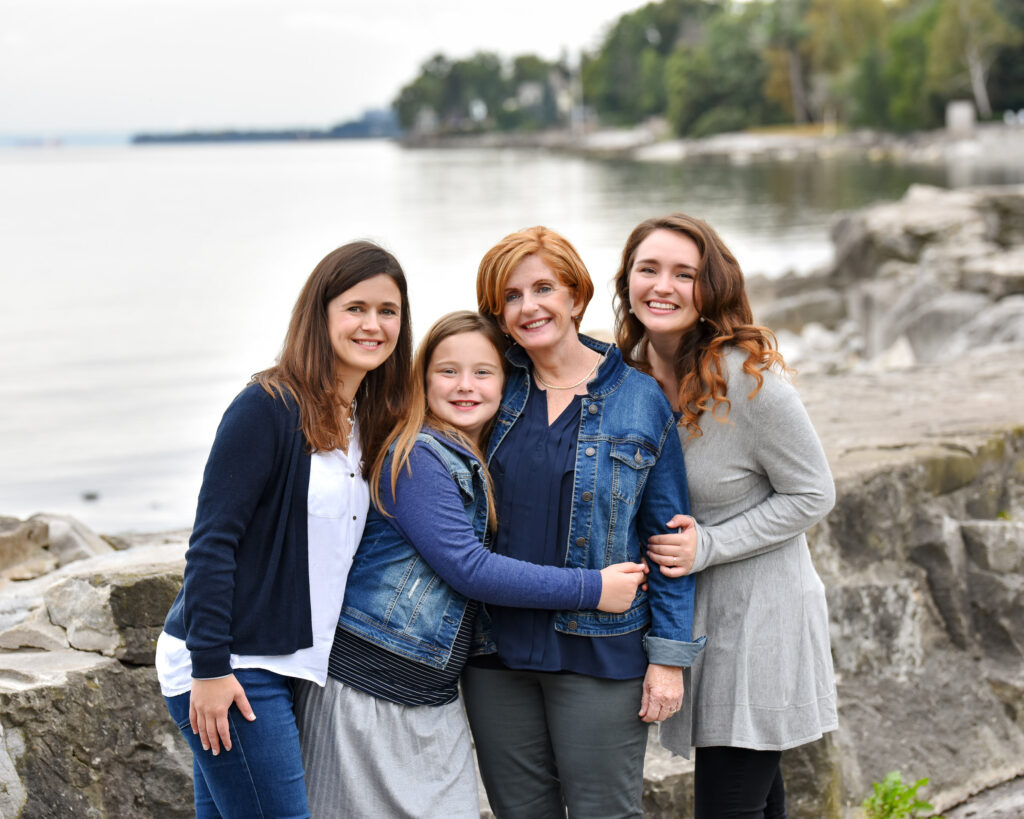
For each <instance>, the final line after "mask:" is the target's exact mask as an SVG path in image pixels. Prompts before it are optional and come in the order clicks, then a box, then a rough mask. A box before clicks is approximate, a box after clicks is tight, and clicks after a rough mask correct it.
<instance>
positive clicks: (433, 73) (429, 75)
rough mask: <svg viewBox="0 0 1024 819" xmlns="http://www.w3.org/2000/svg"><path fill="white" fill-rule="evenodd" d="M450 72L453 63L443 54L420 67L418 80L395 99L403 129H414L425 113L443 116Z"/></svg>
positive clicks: (407, 86) (404, 88) (406, 87)
mask: <svg viewBox="0 0 1024 819" xmlns="http://www.w3.org/2000/svg"><path fill="white" fill-rule="evenodd" d="M449 71H451V63H450V62H449V61H448V59H447V58H446V57H445V56H444V55H443V54H437V55H435V56H433V57H431V58H430V59H429V60H427V61H426V62H425V63H424V64H423V65H422V66H421V67H420V73H419V74H418V75H417V76H416V79H414V80H413V81H412V82H411V83H409V84H408V85H405V86H403V87H402V89H401V90H400V91H399V92H398V96H397V97H396V99H395V102H394V107H395V111H396V112H397V114H398V121H399V122H400V123H401V125H402V127H403V128H405V129H406V130H411V129H412V128H414V127H415V126H416V121H417V118H418V117H419V116H420V113H421V112H423V111H432V112H434V114H435V115H440V114H441V109H442V102H443V100H444V84H445V81H446V79H447V77H448V73H449Z"/></svg>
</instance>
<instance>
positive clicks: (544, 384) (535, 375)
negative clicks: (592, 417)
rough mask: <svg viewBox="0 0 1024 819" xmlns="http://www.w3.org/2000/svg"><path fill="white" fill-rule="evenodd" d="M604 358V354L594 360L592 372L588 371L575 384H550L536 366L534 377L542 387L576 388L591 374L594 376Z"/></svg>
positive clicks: (551, 388) (555, 388) (556, 388)
mask: <svg viewBox="0 0 1024 819" xmlns="http://www.w3.org/2000/svg"><path fill="white" fill-rule="evenodd" d="M602 358H603V356H598V357H597V361H595V362H594V366H593V367H591V368H590V372H588V373H587V374H586V375H585V376H583V378H581V379H580V380H579V381H577V382H576V383H575V384H570V385H569V386H568V387H556V386H555V385H554V384H549V383H548V382H547V381H545V380H544V379H543V378H541V377H540V373H539V372H537V368H536V367H534V368H533V377H534V378H536V379H537V381H539V382H540V385H541V386H542V387H547V388H548V389H549V390H573V389H576V387H578V386H579V385H580V384H582V383H583V382H584V381H586V380H587V379H589V378H590V376H592V375H593V374H594V373H595V372H596V371H597V365H598V364H600V363H601V359H602Z"/></svg>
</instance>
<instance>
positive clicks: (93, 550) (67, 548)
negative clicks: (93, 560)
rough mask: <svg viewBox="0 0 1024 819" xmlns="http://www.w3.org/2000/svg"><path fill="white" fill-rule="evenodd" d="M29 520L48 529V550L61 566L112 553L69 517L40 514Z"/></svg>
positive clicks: (97, 538) (80, 523) (108, 545)
mask: <svg viewBox="0 0 1024 819" xmlns="http://www.w3.org/2000/svg"><path fill="white" fill-rule="evenodd" d="M29 520H30V521H32V522H39V523H43V524H45V525H46V526H47V527H48V529H49V532H50V537H49V550H50V553H51V554H53V555H54V556H55V557H56V558H57V560H58V561H59V565H61V566H65V565H67V564H68V563H71V562H73V561H75V560H83V559H85V558H87V557H95V556H97V555H104V554H108V553H109V552H111V551H113V549H112V547H111V546H110V544H109V543H107V542H106V541H105V540H104V539H103V538H101V537H100V536H99V535H97V534H96V533H95V532H94V531H92V529H90V528H89V527H88V526H86V525H85V524H84V523H82V522H81V521H80V520H77V519H76V518H73V517H71V515H54V514H49V513H41V514H38V515H33V516H32V517H31V518H29Z"/></svg>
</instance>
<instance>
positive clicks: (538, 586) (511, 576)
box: [381, 444, 601, 610]
mask: <svg viewBox="0 0 1024 819" xmlns="http://www.w3.org/2000/svg"><path fill="white" fill-rule="evenodd" d="M409 467H410V469H411V474H410V469H405V468H403V469H402V470H401V472H400V473H399V475H398V480H397V482H396V487H395V497H394V499H392V498H391V497H390V492H391V476H390V471H389V470H385V471H384V474H382V475H381V490H382V492H381V494H382V497H383V500H384V505H385V508H386V509H387V511H388V512H389V513H390V514H393V515H394V518H392V521H393V524H394V526H395V528H396V529H398V531H399V532H400V533H401V534H402V536H403V537H404V538H405V539H406V540H407V541H408V542H409V543H410V544H412V546H413V548H415V549H416V551H417V552H419V553H420V554H421V555H422V556H423V559H424V560H426V561H427V564H428V565H429V566H430V568H431V569H433V570H434V571H435V572H437V574H438V575H440V577H441V579H442V580H444V581H445V582H446V583H447V584H448V585H449V586H451V587H452V588H453V589H454V590H455V591H457V592H458V593H459V594H462V595H464V596H465V597H468V598H471V599H473V600H480V601H482V602H484V603H491V604H494V605H501V606H516V607H520V608H536V609H569V610H577V609H593V608H596V607H597V604H598V602H599V601H600V599H601V573H600V572H599V571H598V570H596V569H578V568H560V567H556V566H540V565H537V564H535V563H529V562H526V561H522V560H515V559H514V558H510V557H506V556H504V555H498V554H495V553H494V552H492V551H490V550H488V549H485V548H484V546H483V544H481V543H480V539H479V538H478V537H477V536H476V534H475V533H474V531H473V527H472V525H471V524H470V522H469V520H468V519H467V518H466V513H465V506H464V503H463V500H462V495H461V494H460V492H459V488H458V486H456V484H455V481H454V480H453V479H452V476H451V474H450V473H449V472H448V469H447V467H445V465H444V463H443V462H442V461H441V459H440V457H439V456H438V455H437V453H435V452H433V451H432V450H431V449H430V448H429V447H427V446H426V445H424V444H417V445H416V446H415V447H414V448H413V450H412V452H411V453H410V456H409Z"/></svg>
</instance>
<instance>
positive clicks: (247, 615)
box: [164, 385, 313, 678]
mask: <svg viewBox="0 0 1024 819" xmlns="http://www.w3.org/2000/svg"><path fill="white" fill-rule="evenodd" d="M286 395H287V394H286ZM309 463H310V456H309V453H308V452H307V448H306V439H305V436H304V435H303V434H302V429H301V427H300V419H299V409H298V406H297V405H296V404H295V402H294V400H293V399H292V398H291V396H287V397H286V398H283V399H282V398H280V397H272V396H270V395H269V394H268V393H267V392H266V390H264V389H263V388H262V387H260V386H257V385H250V386H248V387H246V388H245V389H244V390H242V392H241V393H239V395H238V396H237V397H236V398H235V400H234V401H232V402H231V406H229V407H228V408H227V411H226V412H225V413H224V417H223V419H221V422H220V426H219V427H218V428H217V436H216V438H215V439H214V442H213V448H212V449H211V450H210V458H209V460H208V461H207V462H206V470H205V472H204V473H203V486H202V489H200V490H199V504H198V507H197V509H196V521H195V525H194V526H193V528H192V537H191V538H190V539H189V547H188V551H187V552H186V554H185V582H184V585H183V586H182V588H181V591H180V592H179V593H178V596H177V598H176V599H175V601H174V603H173V604H172V605H171V610H170V611H169V612H168V613H167V620H166V621H165V623H164V630H165V631H166V632H167V633H168V634H170V635H172V636H174V637H179V638H181V639H183V640H185V644H186V645H187V646H188V649H189V651H190V652H191V655H192V676H193V677H197V678H208V677H221V676H224V675H227V674H230V673H231V664H230V657H231V654H232V653H235V654H291V653H293V652H295V651H297V650H298V649H300V648H309V647H310V646H311V645H313V629H312V624H311V622H310V608H309V547H308V540H307V530H306V514H307V513H306V508H307V498H306V496H307V494H308V492H309Z"/></svg>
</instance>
